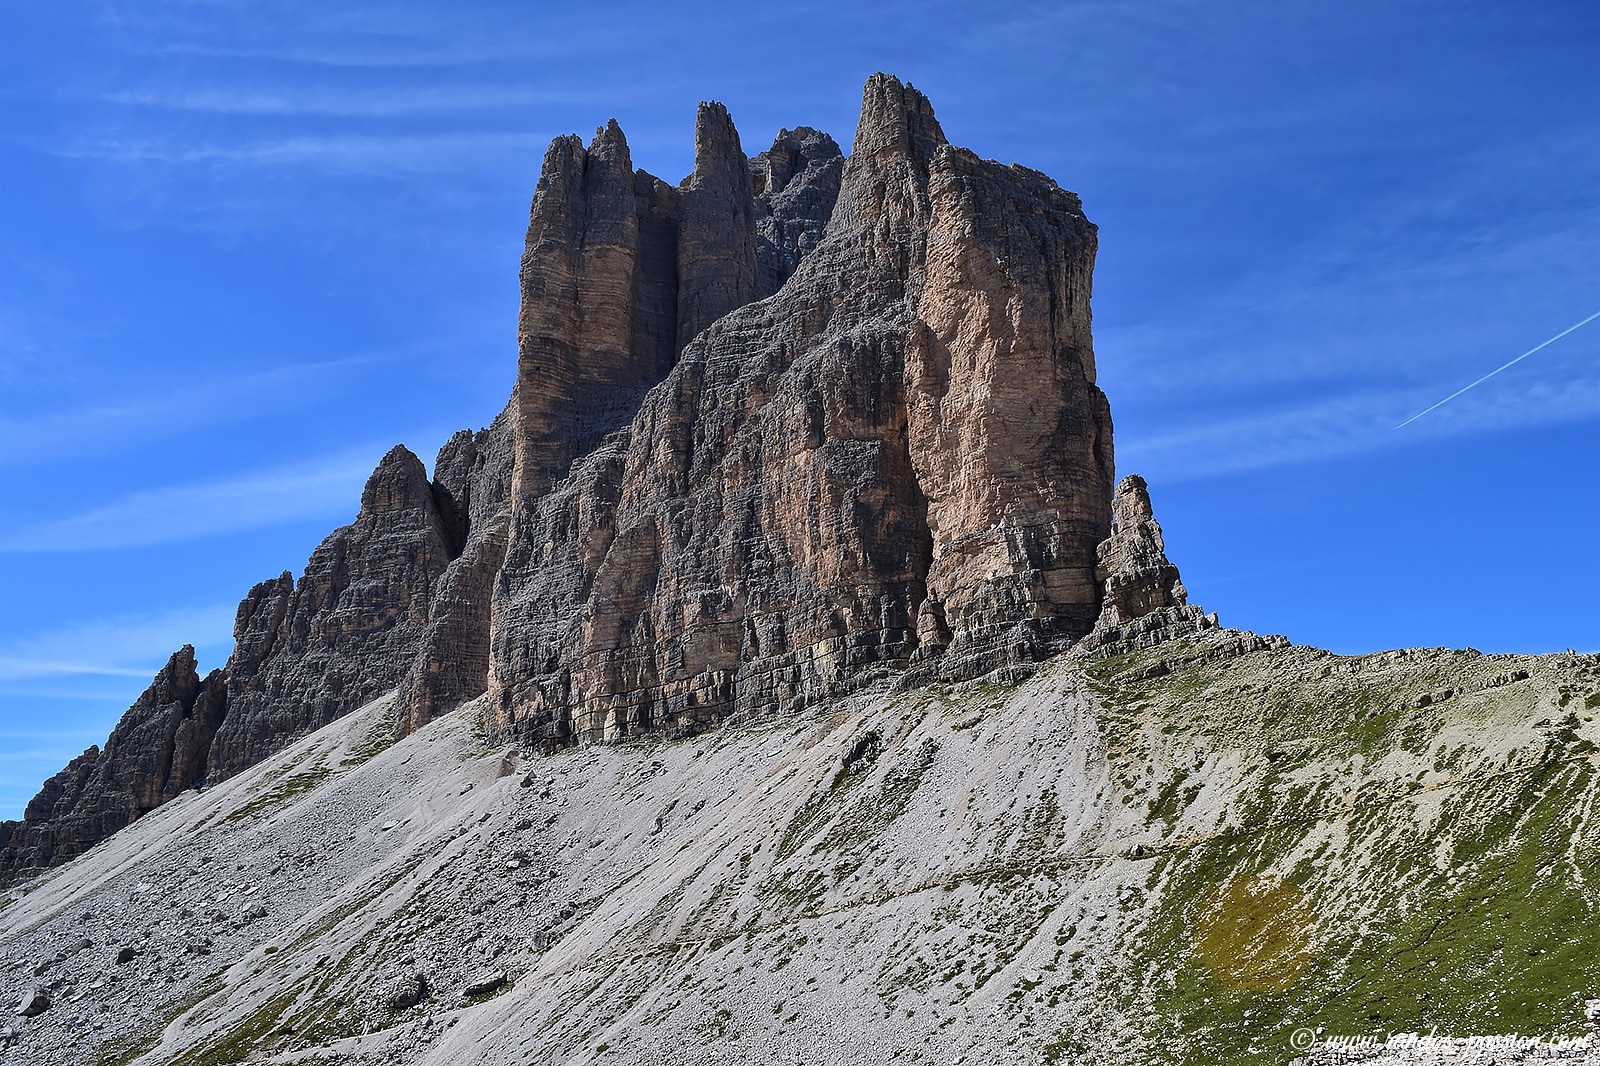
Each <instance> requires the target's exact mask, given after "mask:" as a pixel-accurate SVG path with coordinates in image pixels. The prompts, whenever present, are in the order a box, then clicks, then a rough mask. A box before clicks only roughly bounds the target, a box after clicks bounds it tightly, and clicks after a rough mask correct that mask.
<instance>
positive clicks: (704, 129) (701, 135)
mask: <svg viewBox="0 0 1600 1066" xmlns="http://www.w3.org/2000/svg"><path fill="white" fill-rule="evenodd" d="M747 165H748V164H747V162H746V160H745V155H744V149H743V148H742V147H741V146H740V144H739V130H738V128H737V127H736V126H734V124H733V116H732V115H730V114H728V109H727V107H726V106H724V105H723V104H721V103H719V102H718V101H716V100H702V101H700V107H699V109H698V110H697V111H696V112H695V117H694V171H693V172H692V173H691V174H690V175H689V176H688V177H686V178H684V179H683V184H684V187H686V188H695V187H697V186H699V185H702V184H704V183H706V182H708V181H717V182H726V181H728V180H729V179H730V177H732V176H734V175H738V176H739V177H740V178H741V179H742V177H743V175H744V173H745V169H746V167H747Z"/></svg>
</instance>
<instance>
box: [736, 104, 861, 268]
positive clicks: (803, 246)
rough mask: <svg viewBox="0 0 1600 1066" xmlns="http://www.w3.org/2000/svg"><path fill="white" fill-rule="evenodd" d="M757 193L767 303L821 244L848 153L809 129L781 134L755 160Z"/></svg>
mask: <svg viewBox="0 0 1600 1066" xmlns="http://www.w3.org/2000/svg"><path fill="white" fill-rule="evenodd" d="M750 169H751V176H752V177H753V178H754V180H755V190H756V201H755V207H756V275H757V277H756V289H757V292H758V293H759V295H760V296H761V298H762V299H765V298H766V297H768V296H771V295H772V294H773V293H775V292H777V291H778V289H779V288H781V287H782V286H783V283H784V282H786V281H788V280H789V278H790V276H791V275H793V274H794V272H795V270H796V269H797V268H798V267H799V266H800V260H802V259H804V258H805V257H806V256H807V255H809V254H810V252H811V250H812V249H813V248H815V247H816V246H817V242H819V241H820V240H822V234H823V231H824V230H826V229H827V227H828V219H830V218H832V217H833V206H834V203H835V202H836V201H837V200H838V199H839V180H840V177H841V176H842V174H843V172H844V154H843V153H842V152H840V151H839V146H838V144H836V143H835V142H834V139H833V138H832V137H829V136H828V135H827V134H826V133H821V132H819V131H817V130H814V129H811V128H810V127H807V126H801V127H799V128H798V129H793V130H779V131H778V136H777V139H776V140H774V141H773V142H772V147H771V148H769V149H767V150H766V151H765V152H762V153H761V154H760V155H758V156H756V157H755V158H754V159H752V160H751V161H750Z"/></svg>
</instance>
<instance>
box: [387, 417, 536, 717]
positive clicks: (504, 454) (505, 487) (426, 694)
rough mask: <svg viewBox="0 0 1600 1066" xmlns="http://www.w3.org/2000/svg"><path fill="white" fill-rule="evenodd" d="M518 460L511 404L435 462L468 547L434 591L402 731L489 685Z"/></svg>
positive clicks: (405, 697) (403, 699) (408, 684)
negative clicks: (495, 604) (498, 579)
mask: <svg viewBox="0 0 1600 1066" xmlns="http://www.w3.org/2000/svg"><path fill="white" fill-rule="evenodd" d="M511 466H512V444H511V413H510V411H509V410H507V411H506V412H503V413H502V414H501V415H500V417H498V418H496V419H495V420H494V423H493V424H492V425H490V426H489V428H488V429H484V430H479V431H478V432H477V433H476V434H473V433H470V432H468V431H466V430H462V431H461V432H460V433H457V434H456V435H455V436H454V437H452V438H451V439H450V441H449V442H448V443H447V444H445V446H444V447H443V448H442V449H441V450H440V452H439V457H438V459H437V460H435V462H434V466H433V469H434V484H435V486H436V491H437V492H443V493H444V494H446V495H447V496H448V499H449V500H450V501H451V505H452V506H454V507H455V508H456V509H457V511H458V512H459V513H460V514H461V516H462V517H461V526H460V528H461V544H462V548H461V553H460V555H458V556H457V557H456V558H455V559H454V560H453V561H452V562H451V563H450V565H449V566H448V567H446V568H445V570H444V573H443V574H442V575H441V576H440V578H439V582H438V585H437V587H436V588H435V589H434V591H433V597H432V601H431V603H430V604H429V608H428V625H427V629H426V630H425V631H424V633H423V635H422V640H421V644H420V647H419V648H418V651H417V654H416V656H415V657H414V658H413V660H412V662H411V665H410V668H409V670H408V671H407V673H406V675H405V679H404V681H402V682H401V685H400V699H399V711H398V714H399V723H400V728H401V731H402V732H410V731H411V730H414V729H417V728H419V727H421V726H423V725H425V724H427V723H428V722H429V721H430V720H432V719H433V718H435V717H437V716H438V715H440V714H443V713H444V712H446V711H449V710H452V709H454V708H455V707H456V706H457V705H459V704H460V703H462V702H463V701H465V700H469V699H472V698H473V697H475V696H480V695H482V694H483V691H484V689H485V688H486V687H487V686H488V678H489V635H490V623H491V619H492V615H491V613H490V605H491V602H492V599H493V594H494V584H495V576H496V575H497V574H498V573H499V572H500V567H501V566H502V564H503V563H504V562H505V556H506V543H507V540H508V537H509V534H510V523H511ZM440 510H441V513H443V512H444V510H445V508H444V507H443V506H441V508H440Z"/></svg>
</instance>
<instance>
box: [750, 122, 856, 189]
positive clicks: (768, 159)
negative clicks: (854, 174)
mask: <svg viewBox="0 0 1600 1066" xmlns="http://www.w3.org/2000/svg"><path fill="white" fill-rule="evenodd" d="M843 156H844V152H843V151H842V150H841V149H840V148H839V142H837V141H835V140H834V139H833V138H832V137H831V136H829V135H828V134H827V133H824V132H823V131H822V130H818V129H813V128H812V127H810V126H796V127H795V128H794V129H792V130H791V129H780V130H779V131H778V135H777V136H776V137H774V138H773V139H772V147H771V148H768V149H767V150H766V151H765V152H762V153H760V154H759V155H757V156H755V157H754V158H752V159H751V160H750V168H751V171H752V174H753V176H754V178H755V181H756V194H757V195H760V194H762V193H777V192H780V191H782V189H783V188H784V186H786V185H788V184H789V182H790V180H791V179H793V178H794V177H795V176H796V175H799V174H802V173H804V172H805V170H806V168H807V167H810V166H815V165H817V164H820V163H828V162H831V161H833V160H835V159H842V158H843Z"/></svg>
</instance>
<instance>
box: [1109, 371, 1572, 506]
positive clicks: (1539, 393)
mask: <svg viewBox="0 0 1600 1066" xmlns="http://www.w3.org/2000/svg"><path fill="white" fill-rule="evenodd" d="M1436 398H1437V395H1436V393H1434V392H1432V391H1426V392H1425V391H1423V390H1420V389H1403V390H1390V391H1381V392H1380V391H1373V392H1360V393H1349V394H1346V395H1342V396H1338V397H1336V398H1333V399H1330V400H1324V401H1320V402H1315V403H1305V404H1299V405H1295V406H1292V407H1287V408H1281V409H1276V410H1272V411H1269V412H1266V413H1256V414H1243V415H1239V416H1237V417H1233V418H1222V419H1216V420H1207V421H1204V422H1190V423H1189V424H1188V425H1186V426H1181V427H1180V428H1176V429H1173V430H1170V431H1166V432H1158V433H1155V434H1150V435H1131V436H1124V437H1123V438H1122V440H1123V441H1126V443H1121V442H1119V447H1118V450H1117V465H1118V467H1119V468H1120V469H1122V470H1124V471H1132V470H1138V471H1140V472H1141V473H1145V474H1149V475H1156V476H1159V477H1160V478H1161V480H1163V481H1182V480H1197V479H1201V478H1207V477H1216V476H1220V475H1225V474H1234V473H1239V472H1241V471H1247V470H1264V469H1270V468H1273V467H1285V466H1294V465H1298V464H1305V463H1316V462H1322V461H1325V460H1329V459H1337V458H1342V457H1346V456H1354V455H1363V454H1370V453H1373V452H1379V451H1385V450H1388V449H1393V448H1400V447H1406V446H1410V445H1415V444H1420V443H1427V442H1432V441H1439V440H1446V439H1450V438H1458V437H1463V436H1471V435H1476V434H1483V433H1494V432H1505V431H1511V430H1519V429H1531V428H1535V427H1540V426H1549V425H1556V424H1561V423H1572V422H1580V421H1586V420H1590V419H1596V418H1600V379H1596V378H1587V379H1574V380H1570V381H1566V382H1561V383H1551V382H1548V381H1535V382H1531V383H1513V382H1506V381H1501V382H1499V383H1497V387H1496V388H1494V389H1487V388H1486V389H1483V390H1481V391H1480V392H1478V393H1476V394H1469V395H1466V396H1463V397H1462V398H1461V399H1459V400H1457V401H1456V402H1455V403H1454V404H1451V405H1450V406H1449V407H1445V408H1441V409H1439V410H1438V411H1436V412H1435V413H1434V414H1433V415H1430V416H1429V418H1428V419H1427V420H1422V421H1418V422H1416V423H1413V424H1412V425H1408V426H1406V427H1405V428H1404V429H1397V428H1396V426H1397V424H1398V423H1399V422H1400V421H1402V420H1403V419H1404V418H1405V417H1407V416H1408V415H1411V414H1415V413H1416V411H1417V410H1418V408H1419V405H1425V404H1427V403H1428V402H1430V401H1431V400H1433V399H1436Z"/></svg>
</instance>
